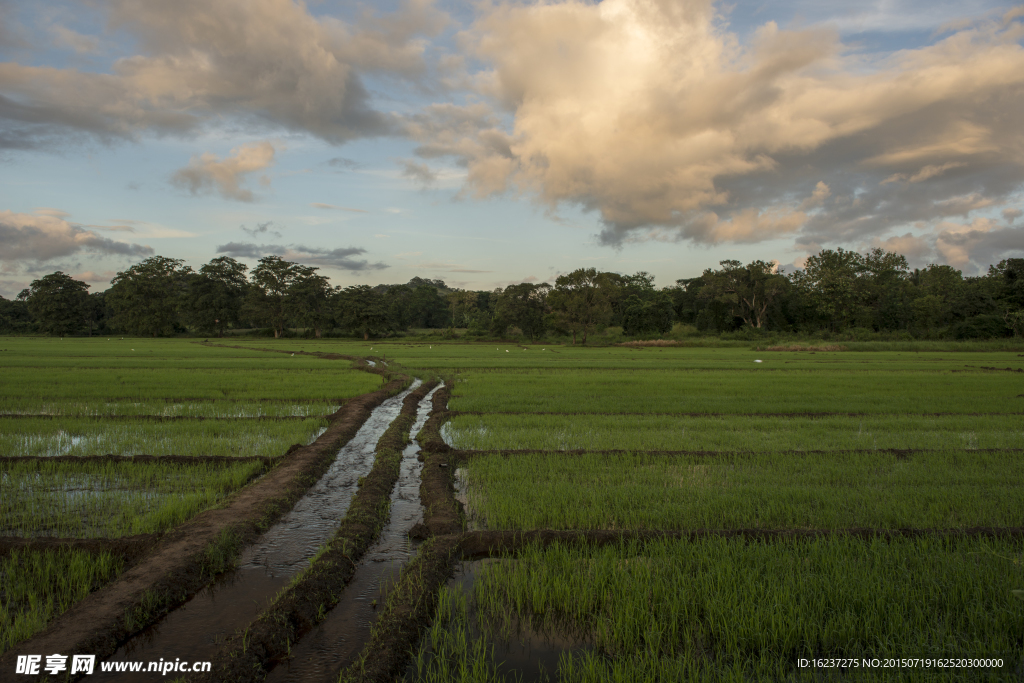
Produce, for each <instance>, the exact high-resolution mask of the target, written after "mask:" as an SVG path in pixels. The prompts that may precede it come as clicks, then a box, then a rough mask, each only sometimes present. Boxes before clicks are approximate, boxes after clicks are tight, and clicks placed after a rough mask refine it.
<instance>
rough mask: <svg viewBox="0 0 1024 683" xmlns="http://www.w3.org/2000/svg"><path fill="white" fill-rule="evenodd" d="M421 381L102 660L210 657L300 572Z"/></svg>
mask: <svg viewBox="0 0 1024 683" xmlns="http://www.w3.org/2000/svg"><path fill="white" fill-rule="evenodd" d="M419 384H420V382H419V380H416V381H415V382H414V383H413V385H412V386H411V387H410V388H409V389H406V390H405V391H404V392H403V393H401V394H399V395H398V396H394V397H392V398H389V399H387V400H386V401H384V402H383V403H382V404H381V405H380V406H379V407H377V408H376V409H374V410H373V412H372V414H371V415H370V417H369V419H367V420H366V422H365V423H364V424H363V426H362V427H361V428H360V429H359V431H358V432H356V435H355V436H354V437H353V438H352V439H351V440H350V441H349V442H348V443H347V444H346V445H345V446H344V447H343V448H342V449H341V451H340V452H339V453H338V456H337V458H336V459H335V460H334V462H333V464H332V465H331V467H330V468H329V469H328V471H327V473H326V474H324V475H323V477H321V479H320V480H319V481H318V482H317V483H316V484H315V485H314V486H313V487H312V488H311V489H309V491H308V492H307V493H306V495H305V496H304V497H303V498H301V499H300V500H299V501H298V502H297V503H296V504H295V507H294V508H293V509H292V510H291V512H289V513H288V514H286V515H285V516H284V517H283V518H282V519H281V520H280V521H279V522H278V523H277V524H275V525H274V526H273V527H271V528H270V529H269V530H267V532H266V533H264V534H263V535H262V536H261V537H260V538H259V539H258V540H257V541H256V542H255V543H254V544H252V545H250V546H249V547H248V548H247V549H246V550H245V551H243V553H242V556H241V557H240V558H239V560H238V562H237V568H236V569H235V570H234V571H231V572H228V573H227V574H226V575H224V576H223V577H222V578H221V579H220V580H218V581H217V582H216V583H215V584H213V585H212V586H209V587H207V588H205V589H203V590H201V591H200V592H199V593H198V594H196V595H195V596H194V597H193V598H192V599H191V600H189V601H188V602H187V603H186V604H185V605H183V606H182V607H181V608H179V609H177V610H175V611H173V612H171V613H170V614H168V615H167V616H166V617H165V618H164V619H163V620H161V621H159V622H157V623H156V624H154V625H153V626H151V627H149V628H148V629H146V630H145V631H143V632H142V633H141V634H139V635H138V636H136V637H135V638H133V639H132V640H130V641H129V642H128V643H127V644H126V645H124V646H123V647H121V648H120V649H118V650H117V652H115V653H114V655H113V656H111V657H110V658H109V660H108V661H125V660H128V661H136V660H146V661H149V660H154V661H155V660H157V659H160V658H163V659H165V660H169V659H174V658H177V657H180V658H182V659H187V660H192V661H196V660H207V661H208V660H212V659H214V657H215V655H216V654H217V652H218V650H219V648H220V646H221V644H222V642H223V640H224V639H225V638H226V637H227V636H229V635H231V634H232V633H234V632H235V630H236V629H239V628H243V627H245V626H246V625H247V624H249V623H250V622H252V620H253V619H255V618H256V617H257V616H258V615H259V614H260V613H261V612H262V611H263V610H265V609H266V607H267V606H268V604H269V603H270V601H271V600H272V599H273V597H274V596H275V595H276V594H277V593H278V591H280V590H281V589H283V588H285V587H286V586H287V584H288V582H289V581H290V580H291V579H292V577H294V576H295V575H296V574H298V573H299V572H300V571H302V570H303V569H305V568H306V567H307V566H308V565H309V562H310V560H311V559H312V557H313V556H314V555H315V554H316V552H317V550H319V548H320V547H321V546H322V545H323V544H324V543H326V542H327V540H328V539H329V538H330V537H331V535H332V534H333V533H334V530H335V529H336V528H337V526H338V524H339V523H340V522H341V520H342V518H344V516H345V513H346V511H347V509H348V506H349V503H350V502H351V500H352V496H353V495H354V494H355V492H356V491H357V490H358V487H359V480H360V479H361V478H362V477H364V476H366V474H367V473H368V472H369V471H370V469H371V467H372V466H373V460H374V449H375V446H376V444H377V441H378V439H379V438H380V436H381V435H382V434H383V433H384V431H385V430H386V429H387V428H388V425H390V424H391V422H392V421H393V420H394V419H395V418H396V417H397V416H398V414H399V412H400V411H401V409H402V401H403V400H404V398H405V396H406V395H407V394H409V393H410V392H411V391H412V390H413V389H415V388H416V387H417V386H418V385H419ZM96 676H97V677H96V680H97V681H101V680H108V679H109V680H111V681H114V680H117V681H118V682H119V683H131V682H132V681H134V680H136V679H137V680H139V681H143V680H148V677H147V676H146V675H138V676H133V675H131V674H124V673H119V674H108V675H107V676H103V675H102V674H97V675H96Z"/></svg>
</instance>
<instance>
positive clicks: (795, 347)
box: [756, 344, 846, 352]
mask: <svg viewBox="0 0 1024 683" xmlns="http://www.w3.org/2000/svg"><path fill="white" fill-rule="evenodd" d="M756 350H757V351H811V352H817V351H846V347H845V346H843V345H842V344H820V345H818V346H805V345H802V344H784V345H781V346H764V347H762V346H758V347H757V349H756Z"/></svg>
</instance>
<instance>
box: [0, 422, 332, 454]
mask: <svg viewBox="0 0 1024 683" xmlns="http://www.w3.org/2000/svg"><path fill="white" fill-rule="evenodd" d="M326 428H327V421H326V420H324V419H321V418H310V419H305V420H294V421H293V420H286V421H258V422H253V421H240V420H232V419H211V420H196V421H191V420H176V421H169V422H152V421H144V420H139V421H133V420H103V419H91V418H64V419H60V420H51V419H40V418H0V454H2V455H5V456H39V457H49V456H56V455H108V454H110V455H222V456H260V457H277V456H280V455H282V454H283V453H284V452H285V451H286V450H288V446H290V445H291V444H293V443H303V444H305V443H309V442H311V441H313V440H314V439H315V438H316V437H317V436H318V435H319V434H321V433H322V432H323V430H324V429H326Z"/></svg>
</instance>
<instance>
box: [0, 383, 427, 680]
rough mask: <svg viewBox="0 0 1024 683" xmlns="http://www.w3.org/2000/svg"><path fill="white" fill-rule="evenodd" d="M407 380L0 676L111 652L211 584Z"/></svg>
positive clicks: (180, 535) (11, 656)
mask: <svg viewBox="0 0 1024 683" xmlns="http://www.w3.org/2000/svg"><path fill="white" fill-rule="evenodd" d="M408 382H409V378H408V377H405V376H404V375H403V376H400V378H396V379H393V380H392V381H391V382H389V383H388V384H387V385H385V386H384V387H382V388H381V389H379V390H377V391H374V392H371V393H369V394H364V395H363V396H359V397H357V398H354V399H352V400H351V401H349V402H348V403H346V404H345V405H344V406H342V408H341V409H340V410H339V411H338V412H337V413H336V414H335V415H334V416H333V419H332V420H331V424H330V426H329V427H328V429H327V431H325V432H324V433H323V434H322V435H321V436H320V437H319V438H318V439H317V440H316V441H315V442H313V443H312V444H310V445H309V446H301V447H298V448H294V447H293V448H292V449H290V453H289V455H287V456H286V457H285V458H283V459H282V461H281V462H280V463H279V464H278V465H277V467H275V468H274V469H273V470H271V471H270V472H268V473H267V474H266V475H265V476H264V477H263V478H262V479H261V480H259V481H258V482H256V483H254V484H252V485H250V486H248V487H246V488H244V489H241V490H240V491H238V492H236V493H234V494H232V496H231V497H229V499H228V500H227V501H226V503H225V504H224V505H223V507H220V508H217V509H213V510H207V511H206V512H203V513H201V514H199V515H198V516H196V517H195V518H194V519H192V520H191V521H189V522H187V523H186V524H184V525H182V526H180V527H178V528H176V529H174V530H173V531H170V532H168V533H167V534H165V535H164V537H163V538H162V539H161V540H160V542H159V543H157V545H156V546H155V547H154V548H153V549H152V551H151V552H150V553H149V555H147V556H146V557H145V558H143V559H142V560H141V561H139V562H138V563H137V564H136V565H135V566H134V567H132V568H131V569H129V570H127V571H125V572H124V573H123V574H121V576H120V577H118V578H117V579H116V580H115V581H113V582H112V583H111V584H109V585H107V586H106V587H104V588H102V589H101V590H99V591H97V592H95V593H93V594H92V595H90V596H89V597H87V598H86V599H85V600H83V601H82V602H80V603H78V604H77V605H75V606H74V607H72V608H71V609H70V610H68V611H67V612H65V613H64V614H63V615H61V616H60V617H59V618H57V619H56V620H54V621H53V622H52V623H51V624H50V625H49V626H48V627H47V628H46V630H45V631H43V632H42V633H40V634H39V635H37V636H35V637H34V638H32V639H30V640H28V641H26V642H24V643H21V644H19V645H18V646H17V647H16V648H14V649H12V650H11V651H9V652H8V653H6V654H5V655H4V656H3V657H0V671H13V670H14V666H15V658H16V653H17V652H21V653H25V652H35V653H53V652H59V653H61V654H65V655H72V654H95V655H97V657H98V658H104V657H107V656H109V655H111V654H113V652H114V651H115V650H116V649H117V647H118V646H119V645H120V644H121V643H124V642H126V641H127V639H128V638H129V637H130V636H132V635H133V634H135V633H137V632H139V631H141V630H142V629H143V628H145V627H146V626H148V625H149V624H152V623H153V622H155V621H156V620H157V619H159V618H160V617H161V616H162V615H163V614H166V613H167V612H168V611H170V610H171V609H172V608H173V607H175V606H177V605H179V604H181V603H182V602H183V601H184V600H185V599H187V598H188V596H190V595H192V594H194V593H196V592H197V591H198V590H200V589H201V588H203V587H204V586H206V585H207V584H208V583H209V582H210V581H211V579H212V573H213V572H214V571H215V570H216V569H220V568H221V566H220V565H218V562H222V561H223V558H224V557H225V556H234V555H235V553H237V552H238V550H239V549H240V548H241V547H244V546H245V545H248V544H249V543H251V542H252V541H254V540H255V539H256V538H257V537H258V535H259V534H260V533H261V532H262V531H263V530H265V529H266V528H267V527H269V526H270V524H272V523H273V522H274V521H275V520H277V519H278V518H279V517H280V516H281V515H282V514H284V513H285V512H287V511H288V510H289V509H291V507H292V506H293V505H294V504H295V502H296V501H297V500H298V499H299V498H301V497H302V495H303V494H304V493H305V491H306V490H307V489H308V488H309V487H310V486H311V485H312V484H314V483H315V482H316V481H317V480H318V479H319V478H320V477H321V476H322V475H323V473H324V472H325V471H326V470H327V468H328V467H329V466H330V464H331V462H332V461H333V459H334V457H335V455H336V454H337V451H338V449H339V447H340V446H341V445H342V444H343V443H346V442H348V441H349V440H350V439H351V438H352V437H353V436H354V435H355V433H356V432H357V431H358V430H359V428H360V426H362V424H363V422H365V421H366V419H367V418H368V417H369V416H370V413H371V411H372V410H373V409H374V408H375V407H377V406H378V405H380V404H381V403H382V402H383V401H384V400H385V399H387V398H388V397H389V396H392V395H394V394H396V393H398V392H400V391H401V390H402V389H403V388H404V387H405V386H406V385H407V384H408ZM218 558H219V559H218ZM24 678H25V680H26V681H27V680H30V679H29V678H28V677H24Z"/></svg>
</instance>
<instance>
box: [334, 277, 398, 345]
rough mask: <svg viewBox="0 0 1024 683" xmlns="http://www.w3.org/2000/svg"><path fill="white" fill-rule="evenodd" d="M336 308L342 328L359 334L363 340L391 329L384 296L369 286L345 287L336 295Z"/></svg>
mask: <svg viewBox="0 0 1024 683" xmlns="http://www.w3.org/2000/svg"><path fill="white" fill-rule="evenodd" d="M337 306H338V312H339V313H340V316H339V317H340V318H341V324H342V326H343V327H346V328H348V329H350V330H353V331H356V332H359V333H360V334H362V335H363V339H364V340H368V339H369V338H370V335H371V334H379V333H381V332H385V331H387V330H390V329H391V321H390V319H389V317H388V310H387V305H386V302H385V300H384V296H383V295H382V294H381V293H380V292H377V291H374V289H373V288H372V287H370V286H369V285H353V286H351V287H346V288H345V289H343V290H342V291H341V292H339V294H338V297H337Z"/></svg>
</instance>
